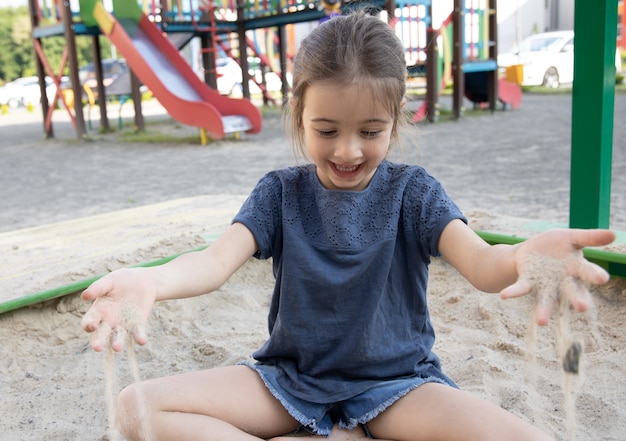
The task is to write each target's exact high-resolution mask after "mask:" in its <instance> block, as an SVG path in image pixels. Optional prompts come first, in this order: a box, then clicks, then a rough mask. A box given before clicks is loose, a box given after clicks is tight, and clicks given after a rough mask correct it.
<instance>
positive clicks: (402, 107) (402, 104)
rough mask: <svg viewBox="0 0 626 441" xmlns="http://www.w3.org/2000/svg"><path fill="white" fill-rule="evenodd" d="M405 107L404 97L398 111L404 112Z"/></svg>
mask: <svg viewBox="0 0 626 441" xmlns="http://www.w3.org/2000/svg"><path fill="white" fill-rule="evenodd" d="M405 105H406V97H404V98H402V102H401V103H400V111H402V110H404V106H405Z"/></svg>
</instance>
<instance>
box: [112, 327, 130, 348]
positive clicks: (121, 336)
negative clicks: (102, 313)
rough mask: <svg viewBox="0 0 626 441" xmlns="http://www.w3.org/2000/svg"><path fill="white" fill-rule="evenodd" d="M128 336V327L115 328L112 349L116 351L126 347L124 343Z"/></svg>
mask: <svg viewBox="0 0 626 441" xmlns="http://www.w3.org/2000/svg"><path fill="white" fill-rule="evenodd" d="M127 337H128V333H127V332H126V329H124V328H123V327H122V326H118V327H116V328H115V329H114V330H113V333H112V334H111V349H113V351H115V352H121V351H122V350H123V349H124V343H125V342H126V339H127Z"/></svg>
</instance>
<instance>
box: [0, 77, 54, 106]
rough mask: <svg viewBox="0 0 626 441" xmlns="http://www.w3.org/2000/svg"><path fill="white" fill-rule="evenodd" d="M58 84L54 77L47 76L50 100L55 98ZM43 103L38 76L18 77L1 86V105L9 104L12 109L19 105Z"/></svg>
mask: <svg viewBox="0 0 626 441" xmlns="http://www.w3.org/2000/svg"><path fill="white" fill-rule="evenodd" d="M55 93H56V86H55V84H54V81H52V78H50V77H46V95H47V96H48V100H52V99H53V98H54V94H55ZM39 103H41V90H40V89H39V78H38V77H24V78H18V79H17V80H15V81H11V82H10V83H7V84H5V85H4V86H2V87H0V105H2V106H4V105H7V106H9V107H10V108H12V109H15V108H17V107H19V106H26V105H29V104H31V105H36V104H39Z"/></svg>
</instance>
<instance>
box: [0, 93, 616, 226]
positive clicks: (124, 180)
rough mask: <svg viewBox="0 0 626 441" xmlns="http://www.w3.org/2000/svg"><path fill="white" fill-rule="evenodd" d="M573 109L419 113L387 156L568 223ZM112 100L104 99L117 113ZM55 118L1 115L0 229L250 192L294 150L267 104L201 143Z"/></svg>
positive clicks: (543, 106)
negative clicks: (445, 117) (236, 131)
mask: <svg viewBox="0 0 626 441" xmlns="http://www.w3.org/2000/svg"><path fill="white" fill-rule="evenodd" d="M442 106H443V107H444V108H445V107H446V106H445V102H443V103H442ZM130 107H132V106H128V107H127V109H126V110H125V112H128V111H132V109H131V108H130ZM570 109H571V97H570V96H565V95H553V96H539V95H527V96H524V100H523V103H522V108H521V109H520V110H517V111H497V112H496V113H495V114H490V113H489V112H484V113H481V114H480V115H474V114H472V115H467V116H465V117H463V118H461V119H460V120H458V121H447V122H440V123H437V124H421V125H419V126H418V131H417V134H416V135H415V136H414V138H415V139H414V140H413V141H415V143H416V144H417V147H415V146H409V145H407V146H405V147H403V148H402V149H399V150H397V151H396V152H395V156H394V159H398V160H400V161H404V162H409V163H419V164H422V165H424V166H425V167H426V168H427V169H428V170H429V171H430V172H431V173H432V174H433V175H435V176H436V177H438V178H439V179H440V180H441V181H442V182H443V183H444V185H445V187H446V188H447V189H448V192H449V193H450V194H451V195H452V196H453V198H454V199H455V200H456V201H457V202H458V203H459V204H460V205H461V207H462V208H463V209H464V210H468V211H471V210H486V211H489V212H491V213H493V214H497V215H506V216H515V217H524V218H531V219H541V220H547V221H557V222H563V223H566V222H567V219H568V207H569V149H570V138H571V136H570V130H571V127H570V125H571V118H570V113H571V111H570ZM118 110H119V109H118V108H112V109H111V111H110V114H109V117H110V118H111V121H112V123H113V125H116V122H117V112H118ZM146 113H147V114H148V115H147V121H148V131H149V132H159V133H163V131H165V132H166V133H168V134H174V135H175V136H177V137H179V138H184V137H185V136H188V135H191V136H196V137H197V135H198V134H197V132H196V131H195V130H192V129H189V128H186V127H181V126H179V125H177V124H176V123H172V122H171V120H170V119H169V117H168V116H167V115H166V114H164V113H163V111H162V109H161V108H160V107H159V106H158V105H155V104H154V103H152V104H148V105H147V107H146ZM615 115H616V117H615V135H614V152H613V161H614V166H613V184H612V186H613V196H612V221H611V225H612V226H613V227H614V228H617V229H621V230H626V200H625V199H626V198H625V197H624V189H626V121H625V117H624V115H626V95H618V96H617V97H616V111H615ZM94 120H95V123H94V125H97V116H96V117H95V118H94ZM54 121H55V126H54V128H55V134H56V138H55V139H52V140H44V139H43V129H42V127H43V123H42V122H41V116H40V115H39V114H38V113H35V114H27V113H25V112H22V113H20V112H14V113H12V114H11V115H0V158H1V159H0V201H1V206H2V209H1V210H0V232H7V231H13V230H17V229H22V228H26V227H31V226H36V225H42V224H48V223H52V222H59V221H64V220H69V219H75V218H78V217H83V216H87V215H93V214H100V213H106V212H109V211H113V210H119V209H124V208H130V207H136V206H140V205H146V204H152V203H156V202H162V201H167V200H171V199H176V198H181V197H187V196H198V195H206V194H236V195H241V194H247V193H248V192H249V191H250V190H251V189H252V187H253V186H254V184H255V183H256V181H257V180H258V179H259V178H260V177H261V176H262V175H263V174H264V173H265V172H266V171H269V170H271V169H273V168H276V167H282V166H286V165H291V164H293V163H294V162H295V159H294V157H293V154H292V153H291V148H290V145H289V143H288V142H287V141H286V138H285V136H284V135H283V134H282V131H281V124H280V119H279V118H278V117H277V116H275V115H274V116H271V117H268V118H266V119H265V121H264V124H265V127H264V130H263V132H262V133H261V134H259V135H246V136H244V137H243V138H242V139H240V140H238V141H235V140H229V141H221V142H216V143H212V144H210V145H208V146H200V145H199V144H198V143H197V142H195V143H193V142H182V143H180V142H157V143H134V142H130V141H129V138H128V137H125V136H120V135H119V134H113V135H106V136H103V135H100V134H98V133H97V131H96V130H93V131H92V132H91V133H90V135H91V140H90V141H80V142H79V141H77V140H76V138H75V135H74V132H73V128H72V126H71V124H70V123H69V122H68V121H67V117H66V114H65V113H64V112H63V111H57V112H55V117H54ZM126 125H127V126H128V123H127V124H126Z"/></svg>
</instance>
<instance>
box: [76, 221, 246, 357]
mask: <svg viewBox="0 0 626 441" xmlns="http://www.w3.org/2000/svg"><path fill="white" fill-rule="evenodd" d="M256 249H257V244H256V241H255V239H254V236H253V235H252V233H251V232H250V230H248V228H246V227H245V226H244V225H243V224H240V223H235V224H233V225H231V226H230V228H229V229H228V230H227V231H226V232H225V233H224V234H223V235H222V236H221V237H220V238H219V239H218V240H217V241H215V243H213V244H212V245H211V246H210V247H208V248H205V249H204V250H202V251H196V252H192V253H186V254H183V255H181V256H179V257H177V258H176V259H174V260H172V261H170V262H168V263H166V264H163V265H160V266H155V267H148V268H126V269H120V270H117V271H113V272H112V273H110V274H107V275H106V276H104V277H102V278H101V279H99V280H97V281H96V282H94V283H93V284H91V285H90V286H89V287H88V288H87V289H86V290H85V291H84V292H83V293H82V296H81V297H82V298H83V300H86V301H93V304H92V305H91V307H90V308H89V310H88V311H87V313H86V314H85V316H84V317H83V320H82V326H83V329H84V330H85V331H87V332H93V333H94V336H93V338H92V341H91V346H92V348H93V349H94V350H96V351H101V350H102V349H104V348H105V346H106V344H107V342H108V341H109V339H110V341H111V344H112V347H113V349H114V350H115V351H121V350H122V349H123V346H124V340H125V335H126V333H127V332H130V333H132V335H133V337H134V339H135V341H136V342H137V343H139V344H145V343H146V342H147V337H146V333H145V326H144V325H145V322H146V321H147V319H148V316H149V315H150V312H151V311H152V307H153V305H154V302H155V301H157V300H167V299H179V298H185V297H193V296H197V295H200V294H205V293H209V292H212V291H215V290H216V289H217V288H219V287H220V286H221V285H222V284H223V283H224V282H225V281H226V280H227V279H228V278H229V277H230V276H231V275H232V274H233V273H234V272H235V271H236V270H237V269H238V268H239V267H240V266H241V265H243V264H244V263H245V262H246V260H248V259H249V258H250V257H251V256H252V255H253V254H254V252H255V251H256Z"/></svg>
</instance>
